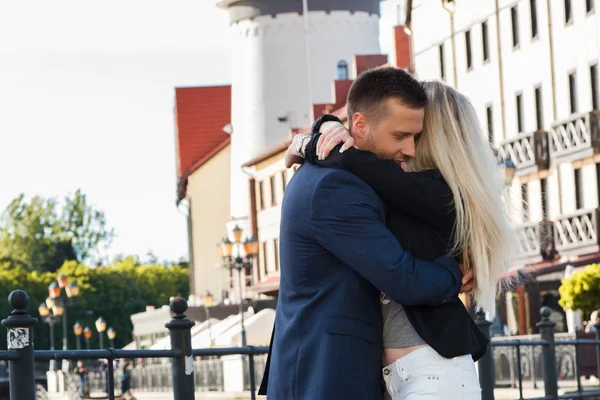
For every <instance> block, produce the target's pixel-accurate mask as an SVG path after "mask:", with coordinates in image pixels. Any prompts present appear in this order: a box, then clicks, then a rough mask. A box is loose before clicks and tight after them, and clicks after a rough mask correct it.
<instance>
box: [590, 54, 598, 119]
mask: <svg viewBox="0 0 600 400" xmlns="http://www.w3.org/2000/svg"><path fill="white" fill-rule="evenodd" d="M590 86H591V92H592V109H593V110H597V109H598V65H597V64H594V65H592V66H590Z"/></svg>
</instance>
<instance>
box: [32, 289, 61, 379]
mask: <svg viewBox="0 0 600 400" xmlns="http://www.w3.org/2000/svg"><path fill="white" fill-rule="evenodd" d="M47 303H50V304H51V305H52V306H51V307H48V304H47ZM63 311H64V310H63V309H62V308H60V307H57V306H56V305H55V304H53V302H48V301H47V302H46V303H42V304H40V306H39V307H38V312H39V313H40V317H42V318H43V320H44V322H46V323H47V324H48V326H49V327H50V350H54V325H55V324H56V321H58V320H59V319H60V316H61V315H62V312H63ZM54 362H55V361H54V360H51V361H50V371H54Z"/></svg>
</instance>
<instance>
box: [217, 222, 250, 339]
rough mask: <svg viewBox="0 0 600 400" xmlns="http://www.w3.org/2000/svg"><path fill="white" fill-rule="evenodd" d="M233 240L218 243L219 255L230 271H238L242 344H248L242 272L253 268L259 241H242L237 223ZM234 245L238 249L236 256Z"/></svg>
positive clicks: (226, 239) (240, 230)
mask: <svg viewBox="0 0 600 400" xmlns="http://www.w3.org/2000/svg"><path fill="white" fill-rule="evenodd" d="M232 233H233V240H234V241H233V242H231V241H230V240H229V239H228V238H225V239H224V240H222V241H221V242H220V243H218V244H217V249H218V250H219V255H220V256H221V258H222V259H223V266H224V267H225V268H227V269H229V270H230V271H231V270H233V269H235V270H237V271H238V278H239V291H240V310H239V313H240V320H241V329H242V332H241V336H242V346H246V328H245V327H244V301H243V282H244V279H243V277H242V272H243V273H244V274H245V272H246V271H250V270H251V269H252V265H253V263H254V258H255V257H256V255H257V254H258V241H257V240H256V238H251V239H247V240H246V241H244V242H242V233H243V231H242V228H240V227H239V226H237V225H236V227H235V228H234V229H233V232H232ZM234 247H235V249H236V250H237V251H236V255H235V256H234V252H233V250H234Z"/></svg>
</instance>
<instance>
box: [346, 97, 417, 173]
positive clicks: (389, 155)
mask: <svg viewBox="0 0 600 400" xmlns="http://www.w3.org/2000/svg"><path fill="white" fill-rule="evenodd" d="M384 107H385V108H384V112H383V113H381V115H379V116H375V117H367V116H366V115H364V114H361V113H356V114H354V116H353V123H354V127H353V136H354V137H355V143H356V146H357V147H358V148H359V149H362V150H369V151H371V152H373V153H375V154H376V155H377V157H379V158H382V159H388V160H395V161H397V162H403V161H406V160H407V159H408V158H410V157H414V156H415V138H416V136H417V135H419V134H420V133H421V131H422V130H423V118H424V116H425V109H423V108H418V109H414V108H410V107H407V106H405V105H403V104H402V103H401V102H400V101H399V100H397V99H388V100H387V102H386V104H385V105H384Z"/></svg>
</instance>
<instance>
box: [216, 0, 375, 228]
mask: <svg viewBox="0 0 600 400" xmlns="http://www.w3.org/2000/svg"><path fill="white" fill-rule="evenodd" d="M307 1H308V10H309V12H308V29H305V21H304V16H303V13H302V9H303V2H302V0H222V1H220V2H219V6H220V7H223V8H226V9H227V10H228V11H229V13H230V17H231V31H232V34H233V41H232V43H233V49H232V50H233V57H232V60H233V68H232V117H231V118H232V120H231V122H232V126H233V136H232V151H231V159H232V165H231V167H232V168H231V199H232V201H231V207H232V216H233V217H243V216H247V215H248V212H249V204H248V183H247V181H248V177H247V176H246V175H245V174H244V173H243V171H242V170H241V165H243V164H244V163H245V162H247V161H249V160H250V159H252V158H253V157H256V156H257V155H259V154H261V153H263V152H265V151H266V150H268V149H269V148H270V147H273V146H274V145H277V144H279V143H281V142H282V141H283V140H285V138H286V137H287V135H288V134H289V131H290V128H301V127H305V126H308V125H309V124H310V123H311V121H310V120H311V109H312V107H311V104H312V103H329V102H331V101H332V96H333V93H332V82H333V81H334V80H336V79H339V78H343V76H340V75H343V73H342V72H339V70H340V69H341V70H342V71H343V68H338V65H340V66H343V65H344V63H345V65H346V66H347V68H346V69H347V71H348V73H350V71H354V67H355V66H354V65H352V63H353V60H354V56H355V55H361V54H379V51H380V50H379V0H307ZM307 32H308V35H307ZM307 38H308V45H307V42H306V40H307ZM307 47H308V48H309V51H308V53H309V54H310V74H309V73H308V71H309V70H308V68H307V57H306V55H307V51H306V48H307ZM340 62H341V63H340ZM309 81H310V82H311V85H310V86H311V88H310V89H312V90H310V89H309ZM309 96H312V99H309Z"/></svg>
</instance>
